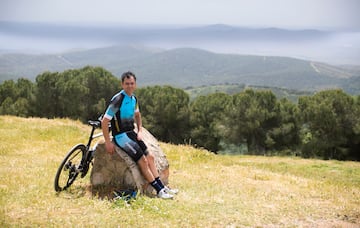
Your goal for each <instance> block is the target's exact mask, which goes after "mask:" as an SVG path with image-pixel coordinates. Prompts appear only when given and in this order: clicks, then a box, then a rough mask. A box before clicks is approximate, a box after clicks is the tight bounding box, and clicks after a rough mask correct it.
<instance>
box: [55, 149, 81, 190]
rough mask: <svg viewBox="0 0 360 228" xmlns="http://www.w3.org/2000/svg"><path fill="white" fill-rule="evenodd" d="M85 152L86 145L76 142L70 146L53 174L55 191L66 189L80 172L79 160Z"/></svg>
mask: <svg viewBox="0 0 360 228" xmlns="http://www.w3.org/2000/svg"><path fill="white" fill-rule="evenodd" d="M85 154H86V146H85V145H84V144H78V145H76V146H75V147H74V148H72V149H71V150H70V151H69V153H68V154H67V155H66V156H65V158H64V160H63V161H62V162H61V164H60V166H59V168H58V170H57V172H56V176H55V182H54V187H55V191H57V192H60V191H63V190H66V189H67V188H68V187H70V186H71V185H72V183H74V181H75V180H76V178H77V176H78V175H79V173H80V172H81V168H82V167H81V165H82V164H81V161H82V159H83V158H84V156H85Z"/></svg>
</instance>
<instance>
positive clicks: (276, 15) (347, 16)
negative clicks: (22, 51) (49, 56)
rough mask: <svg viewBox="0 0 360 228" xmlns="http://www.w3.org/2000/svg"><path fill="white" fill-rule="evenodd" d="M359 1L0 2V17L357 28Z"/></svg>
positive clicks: (297, 27)
mask: <svg viewBox="0 0 360 228" xmlns="http://www.w3.org/2000/svg"><path fill="white" fill-rule="evenodd" d="M359 12H360V1H359V0H176V1H173V0H127V1H123V0H49V1H47V0H0V20H7V21H40V22H70V23H73V22H79V23H108V22H111V23H119V24H165V25H205V24H228V25H234V26H252V27H253V26H255V27H281V28H290V29H302V28H322V29H323V28H325V29H329V28H331V29H334V28H336V29H338V28H340V29H351V30H357V31H360V13H359Z"/></svg>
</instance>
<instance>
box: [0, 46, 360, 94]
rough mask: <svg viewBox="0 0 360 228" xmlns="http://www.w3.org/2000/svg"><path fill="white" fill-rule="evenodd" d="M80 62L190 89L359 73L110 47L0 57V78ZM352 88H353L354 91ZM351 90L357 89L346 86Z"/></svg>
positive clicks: (142, 82) (299, 82)
mask: <svg viewBox="0 0 360 228" xmlns="http://www.w3.org/2000/svg"><path fill="white" fill-rule="evenodd" d="M86 65H93V66H101V67H104V68H105V69H107V70H109V71H110V72H112V73H113V74H114V75H118V76H119V75H121V73H122V72H124V71H126V70H132V71H134V72H135V73H136V74H137V75H138V76H139V86H147V85H165V84H167V85H172V86H175V87H181V88H186V87H196V86H203V85H217V84H224V83H236V84H245V85H255V86H272V87H280V88H288V89H296V90H302V91H316V90H319V89H324V88H343V89H344V90H346V88H347V85H349V84H348V83H349V82H352V83H353V82H354V81H355V82H356V81H357V78H356V77H360V70H359V69H358V68H355V67H353V68H349V69H348V68H343V67H338V66H332V65H329V64H324V63H318V62H312V61H305V60H300V59H295V58H288V57H269V56H250V55H235V54H217V53H213V52H209V51H205V50H201V49H194V48H179V49H171V50H160V49H149V48H144V47H138V46H116V47H107V48H98V49H92V50H84V51H73V52H69V53H63V54H57V55H24V54H2V55H0V78H1V81H3V80H6V79H16V78H19V77H26V78H29V79H31V80H34V79H35V77H36V76H37V75H38V74H40V73H43V72H44V71H64V70H66V69H72V68H81V67H83V66H86ZM356 91H357V92H356ZM352 92H353V93H359V89H356V88H352Z"/></svg>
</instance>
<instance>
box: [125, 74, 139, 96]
mask: <svg viewBox="0 0 360 228" xmlns="http://www.w3.org/2000/svg"><path fill="white" fill-rule="evenodd" d="M121 86H122V88H123V89H124V91H125V92H126V93H127V94H128V95H131V94H132V93H133V92H134V91H135V89H136V81H135V79H134V78H133V77H130V78H125V79H124V81H123V82H122V83H121Z"/></svg>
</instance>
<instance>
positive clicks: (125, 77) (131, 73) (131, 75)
mask: <svg viewBox="0 0 360 228" xmlns="http://www.w3.org/2000/svg"><path fill="white" fill-rule="evenodd" d="M131 77H133V78H134V80H135V82H136V76H135V74H134V73H133V72H131V71H127V72H125V73H123V74H122V75H121V82H122V83H123V82H124V80H125V79H129V78H131Z"/></svg>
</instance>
